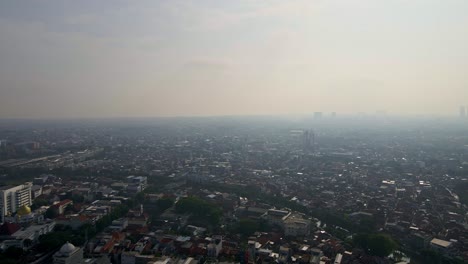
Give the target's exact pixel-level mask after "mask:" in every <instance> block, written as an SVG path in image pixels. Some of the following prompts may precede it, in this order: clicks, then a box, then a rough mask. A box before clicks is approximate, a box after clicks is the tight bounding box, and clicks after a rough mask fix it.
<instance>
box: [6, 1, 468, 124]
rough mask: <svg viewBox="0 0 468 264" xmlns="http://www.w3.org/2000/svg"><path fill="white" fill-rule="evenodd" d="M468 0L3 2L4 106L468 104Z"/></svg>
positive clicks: (66, 110) (226, 109)
mask: <svg viewBox="0 0 468 264" xmlns="http://www.w3.org/2000/svg"><path fill="white" fill-rule="evenodd" d="M466 10H468V1H457V0H443V1H436V0H412V1H408V0H394V1H387V0H347V1H340V0H304V1H302V0H297V1H284V0H281V1H275V0H272V1H260V0H259V1H250V0H243V1H227V0H226V1H220V0H212V1H208V0H200V1H178V0H171V1H124V0H119V1H92V0H90V1H22V0H15V1H2V2H1V3H0V38H1V42H0V58H1V60H0V92H1V94H0V118H77V117H79V118H94V117H152V116H216V115H277V114H307V113H312V112H314V111H323V112H338V113H340V114H341V113H343V114H352V113H357V112H375V111H382V110H385V111H388V112H389V113H395V114H401V115H413V114H436V115H455V114H457V111H458V108H459V106H460V105H467V104H468V79H467V78H466V73H467V72H468V49H467V47H468V34H467V29H468V16H467V15H466Z"/></svg>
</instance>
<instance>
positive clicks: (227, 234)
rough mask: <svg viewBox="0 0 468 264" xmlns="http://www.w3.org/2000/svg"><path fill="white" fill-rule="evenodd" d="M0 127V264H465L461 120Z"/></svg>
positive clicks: (465, 140)
mask: <svg viewBox="0 0 468 264" xmlns="http://www.w3.org/2000/svg"><path fill="white" fill-rule="evenodd" d="M465 116H466V114H464V109H463V110H462V109H461V110H460V117H459V118H422V117H421V118H409V117H406V118H396V117H390V116H386V115H384V114H379V115H376V116H365V115H359V116H348V117H341V116H339V115H337V114H336V113H332V114H327V115H326V114H323V115H322V113H316V114H315V115H312V116H310V117H295V118H292V117H291V118H290V117H287V118H286V117H243V118H241V117H216V118H214V117H213V118H201V117H200V118H159V119H105V120H97V119H96V120H74V121H65V120H63V121H59V120H55V121H54V120H48V121H47V120H41V121H39V120H2V121H1V122H0V179H1V180H0V182H1V184H2V186H0V202H1V203H0V206H1V215H0V217H1V218H0V220H1V221H0V223H1V226H0V252H1V253H0V263H37V264H39V263H55V264H58V263H61V264H62V263H63V264H65V263H115V264H137V263H141V264H146V263H152V264H198V263H199V264H203V263H223V264H227V263H233V264H234V263H242V264H247V263H259V264H261V263H279V264H286V263H288V264H291V263H293V264H340V263H341V264H348V263H349V264H351V263H369V264H370V263H382V264H386V263H399V264H403V263H466V262H468V211H467V208H468V207H467V206H468V191H467V190H468V133H467V132H468V119H467V118H466V117H465Z"/></svg>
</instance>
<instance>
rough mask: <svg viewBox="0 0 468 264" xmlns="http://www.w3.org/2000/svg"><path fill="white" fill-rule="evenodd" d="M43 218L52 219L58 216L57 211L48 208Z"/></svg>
mask: <svg viewBox="0 0 468 264" xmlns="http://www.w3.org/2000/svg"><path fill="white" fill-rule="evenodd" d="M44 216H45V217H46V218H49V219H54V218H56V217H57V216H58V211H57V210H56V209H55V208H54V207H52V206H51V207H49V209H47V211H46V212H45V213H44Z"/></svg>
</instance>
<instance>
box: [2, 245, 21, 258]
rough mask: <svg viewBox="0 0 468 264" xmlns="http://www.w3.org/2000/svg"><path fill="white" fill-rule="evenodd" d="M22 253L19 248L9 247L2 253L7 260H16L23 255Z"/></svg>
mask: <svg viewBox="0 0 468 264" xmlns="http://www.w3.org/2000/svg"><path fill="white" fill-rule="evenodd" d="M23 253H24V251H23V249H22V248H19V247H9V248H7V249H6V250H5V252H4V253H3V254H4V255H5V256H6V257H7V258H18V257H19V256H21V255H23Z"/></svg>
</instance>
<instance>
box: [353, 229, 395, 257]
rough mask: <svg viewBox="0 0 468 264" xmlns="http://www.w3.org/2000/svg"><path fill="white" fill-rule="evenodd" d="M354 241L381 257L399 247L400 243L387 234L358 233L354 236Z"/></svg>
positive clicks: (371, 253) (369, 252) (370, 252)
mask: <svg viewBox="0 0 468 264" xmlns="http://www.w3.org/2000/svg"><path fill="white" fill-rule="evenodd" d="M353 243H354V245H355V246H358V247H361V248H362V249H364V250H365V251H366V252H367V253H368V254H370V255H373V256H379V257H386V256H388V255H390V254H391V253H392V252H393V251H394V250H395V249H397V248H398V244H397V243H396V242H395V241H394V240H393V239H392V238H391V237H390V236H388V235H385V234H358V235H356V236H354V238H353Z"/></svg>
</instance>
